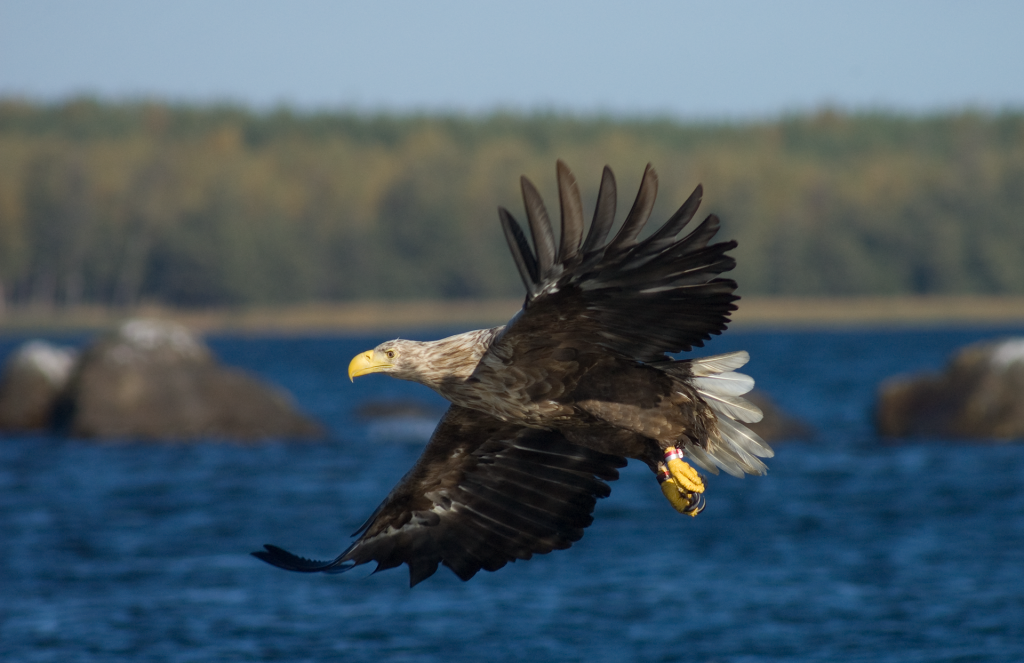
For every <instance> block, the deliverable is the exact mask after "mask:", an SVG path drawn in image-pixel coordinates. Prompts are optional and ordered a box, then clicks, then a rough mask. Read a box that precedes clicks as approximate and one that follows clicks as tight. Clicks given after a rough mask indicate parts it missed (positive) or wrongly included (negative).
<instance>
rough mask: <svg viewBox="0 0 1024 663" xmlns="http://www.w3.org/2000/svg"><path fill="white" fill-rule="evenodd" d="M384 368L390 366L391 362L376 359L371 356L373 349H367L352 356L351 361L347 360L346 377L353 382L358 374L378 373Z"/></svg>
mask: <svg viewBox="0 0 1024 663" xmlns="http://www.w3.org/2000/svg"><path fill="white" fill-rule="evenodd" d="M385 368H391V364H389V363H387V362H382V361H377V360H376V359H374V358H373V350H367V351H366V352H363V353H360V354H357V355H356V356H355V357H353V358H352V361H351V362H349V365H348V379H349V380H351V381H352V382H355V381H356V378H357V377H359V376H360V375H366V374H367V373H379V372H380V371H383V370H384V369H385Z"/></svg>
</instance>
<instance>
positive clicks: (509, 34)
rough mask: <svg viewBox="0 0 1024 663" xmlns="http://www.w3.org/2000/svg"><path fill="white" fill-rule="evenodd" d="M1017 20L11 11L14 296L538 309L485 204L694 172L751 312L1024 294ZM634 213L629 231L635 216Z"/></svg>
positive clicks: (128, 7)
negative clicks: (793, 300)
mask: <svg viewBox="0 0 1024 663" xmlns="http://www.w3.org/2000/svg"><path fill="white" fill-rule="evenodd" d="M1022 18H1024V10H1022V9H1021V8H1020V7H1019V6H1018V5H1017V4H1015V3H1009V2H1003V3H997V2H989V3H985V2H983V3H981V4H978V5H971V6H970V7H968V6H967V5H963V4H959V3H932V2H905V3H896V4H893V3H884V2H867V3H859V4H857V5H856V6H853V5H851V6H842V5H833V4H821V3H814V2H780V3H772V4H770V5H767V4H762V3H756V2H726V3H720V4H716V5H714V6H713V7H708V6H702V5H696V4H693V3H672V2H662V3H659V2H654V3H641V4H639V5H635V6H632V5H631V6H629V7H628V8H627V7H626V6H625V5H621V4H618V3H604V2H599V3H574V2H568V3H558V4H555V5H551V4H550V3H541V2H536V3H530V2H526V3H517V4H516V5H514V6H513V5H509V6H501V7H499V6H494V7H471V6H468V5H466V4H464V3H449V2H442V3H431V4H421V3H408V2H398V3H393V4H388V5H386V6H383V7H379V6H373V5H364V4H358V3H331V2H299V3H295V4H289V5H287V6H284V5H279V4H277V3H260V2H245V3H242V2H218V3H203V2H194V3H190V2H184V3H174V4H172V5H160V4H156V3H135V2H128V1H125V2H114V1H103V2H97V3H89V4H81V3H74V2H48V3H27V2H26V3H22V2H6V3H4V4H3V5H2V6H0V283H2V286H3V287H2V291H3V300H4V301H5V302H6V304H7V305H8V307H29V306H35V307H44V308H45V307H76V306H81V305H99V306H116V307H133V306H137V305H139V304H141V303H150V304H162V305H167V306H173V307H185V308H195V307H211V306H231V307H250V306H253V305H280V304H295V303H299V302H345V301H352V300H367V299H371V300H372V299H381V298H384V299H392V300H393V299H404V300H408V299H465V298H472V299H491V298H517V297H518V296H519V294H520V289H521V284H520V283H519V281H518V277H517V276H516V274H515V271H514V270H513V269H512V261H511V260H510V258H509V256H508V252H507V249H506V247H505V245H504V239H503V237H502V234H501V233H500V232H498V230H497V228H498V223H497V214H496V207H497V206H498V205H499V204H500V205H504V206H506V207H509V208H510V209H512V210H513V211H516V210H520V209H521V204H520V203H519V200H518V177H519V176H520V175H521V174H526V175H527V176H528V177H530V178H531V179H532V180H533V181H534V182H535V183H536V184H537V185H538V186H539V187H540V189H541V192H542V193H543V194H544V195H545V198H546V199H547V200H548V201H549V204H552V205H553V204H554V203H555V202H556V198H555V193H554V161H555V159H556V158H562V159H564V160H566V161H567V162H568V163H569V165H570V166H571V167H573V168H574V169H575V172H576V175H577V177H578V178H579V181H580V185H581V188H582V191H583V194H584V197H585V199H586V204H587V205H588V206H589V205H591V204H592V202H593V200H594V196H595V194H596V189H597V185H598V183H599V180H600V173H601V168H602V167H603V166H604V165H605V164H609V165H610V166H611V167H612V168H613V169H614V170H615V172H616V174H617V176H618V181H619V187H620V196H619V206H620V208H621V209H622V210H625V209H628V205H629V204H631V201H632V197H633V195H634V192H635V191H636V187H637V185H638V183H639V179H640V176H641V174H642V172H643V168H644V165H645V164H646V163H647V162H651V163H652V164H654V166H655V167H656V168H657V169H658V171H659V173H660V175H661V193H660V196H659V206H658V208H657V209H656V211H655V218H656V219H657V218H665V217H666V216H667V215H668V214H670V213H671V211H672V210H674V209H675V206H677V205H678V204H680V203H681V202H682V201H683V200H684V199H685V198H686V196H687V195H688V194H689V192H690V191H691V190H692V189H693V187H694V186H695V185H696V184H697V183H698V182H700V183H703V184H704V187H705V191H706V195H705V201H706V202H705V204H704V209H705V210H708V211H714V212H716V213H717V214H719V215H720V216H721V217H722V218H723V219H724V221H725V227H724V231H723V235H724V236H727V237H734V238H736V239H738V240H739V242H740V248H739V249H738V250H737V252H736V256H737V258H738V261H739V266H738V268H737V269H736V271H735V276H736V278H737V280H738V281H739V283H740V284H741V289H740V293H741V294H743V295H790V296H808V295H816V296H850V295H923V294H927V295H953V294H990V295H1018V296H1019V295H1022V294H1024V260H1021V259H1020V257H1021V248H1022V247H1024V222H1022V209H1024V202H1022V192H1024V111H1022V109H1024V84H1022V83H1021V81H1020V76H1019V66H1018V64H1019V62H1021V61H1022V58H1024V45H1022V44H1021V40H1019V39H1017V35H1016V32H1015V31H1016V27H1017V26H1019V25H1020V24H1021V19H1022ZM620 214H624V211H621V212H620Z"/></svg>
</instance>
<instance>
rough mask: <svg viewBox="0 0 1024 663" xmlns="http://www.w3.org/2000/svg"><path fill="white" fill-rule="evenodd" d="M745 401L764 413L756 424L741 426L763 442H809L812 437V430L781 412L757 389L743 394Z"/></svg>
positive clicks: (766, 395)
mask: <svg viewBox="0 0 1024 663" xmlns="http://www.w3.org/2000/svg"><path fill="white" fill-rule="evenodd" d="M743 398H745V399H747V400H748V401H750V402H751V403H753V404H754V405H756V406H757V407H759V408H761V412H763V413H764V419H762V420H761V421H759V422H757V423H756V424H743V425H744V426H746V427H747V428H749V429H750V430H752V431H754V432H755V433H757V434H758V435H760V436H761V438H762V439H764V441H765V442H772V443H778V442H780V441H783V440H809V439H811V438H813V437H814V429H813V428H811V427H810V426H808V425H807V424H805V423H804V422H802V421H800V420H799V419H797V418H795V417H793V416H791V415H789V414H787V413H786V412H783V411H782V409H781V408H780V407H779V406H778V405H776V404H775V402H774V401H772V399H771V398H769V397H768V394H766V393H764V392H763V391H761V390H759V389H755V390H754V391H751V392H750V393H747V394H744V396H743Z"/></svg>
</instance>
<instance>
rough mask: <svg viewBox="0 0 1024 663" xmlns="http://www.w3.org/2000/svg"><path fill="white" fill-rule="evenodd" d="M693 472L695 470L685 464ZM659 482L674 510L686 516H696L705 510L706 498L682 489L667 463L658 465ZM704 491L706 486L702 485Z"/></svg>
mask: <svg viewBox="0 0 1024 663" xmlns="http://www.w3.org/2000/svg"><path fill="white" fill-rule="evenodd" d="M683 465H685V466H686V467H687V468H688V469H689V470H690V471H691V472H692V471H693V468H691V467H690V466H689V465H686V464H685V463H683ZM658 481H659V482H660V483H661V492H662V494H664V495H665V499H667V500H668V503H669V504H671V505H672V508H673V509H675V510H676V511H678V512H679V513H681V514H683V515H684V516H691V517H692V516H696V515H697V514H698V513H700V512H701V511H703V510H704V496H703V495H702V494H701V493H699V492H696V491H692V490H686V489H685V488H683V487H681V486H680V485H679V483H678V482H677V481H676V479H675V478H674V477H673V476H672V474H671V473H670V472H669V469H668V467H666V466H665V463H658ZM700 489H701V490H702V491H703V490H704V485H703V484H701V485H700Z"/></svg>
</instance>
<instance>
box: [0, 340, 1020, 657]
mask: <svg viewBox="0 0 1024 663" xmlns="http://www.w3.org/2000/svg"><path fill="white" fill-rule="evenodd" d="M1008 331H1012V330H945V331H901V332H851V333H820V332H801V333H794V332H786V333H769V332H759V333H736V332H729V333H728V334H727V335H726V336H724V337H722V338H720V339H717V340H716V341H715V342H714V343H713V344H712V346H711V347H710V348H709V349H710V350H713V351H715V352H724V351H728V350H732V349H738V348H746V349H748V350H750V352H751V355H752V356H753V358H754V359H753V361H752V362H751V364H750V365H749V369H750V373H751V374H752V375H754V376H755V377H756V378H757V379H758V383H759V386H761V387H763V388H765V389H766V390H767V391H768V392H769V393H770V394H772V395H773V396H774V398H775V399H776V400H777V401H778V402H779V403H780V404H781V405H782V406H783V407H784V408H786V409H788V410H789V411H790V412H791V413H793V414H795V415H797V416H799V417H801V418H803V419H805V420H806V421H808V422H809V423H810V424H812V425H813V426H814V427H815V428H816V430H817V431H818V437H817V439H816V440H814V441H813V442H806V443H789V444H780V445H778V447H777V448H778V455H777V456H776V457H775V458H774V459H773V460H772V461H771V462H770V466H771V472H770V474H769V475H768V476H767V477H763V478H747V479H745V480H738V479H734V478H732V477H728V476H719V477H712V478H711V479H710V480H709V481H708V484H709V487H708V507H707V509H706V510H705V511H704V513H703V514H701V515H700V516H699V517H698V518H696V519H690V518H685V517H682V516H680V515H678V514H676V513H675V512H674V511H672V510H671V509H670V508H669V506H668V505H667V503H665V501H664V499H663V498H662V497H661V493H660V491H659V490H658V487H657V484H656V483H655V481H654V480H653V478H652V477H651V476H650V474H649V472H648V471H647V470H646V468H643V467H640V466H638V465H637V464H636V463H634V464H631V466H630V467H629V468H627V469H626V470H625V471H624V472H623V476H622V478H621V479H620V480H619V481H618V482H616V483H615V484H613V486H612V487H613V490H612V495H611V497H610V498H608V499H606V500H602V501H601V502H600V503H599V504H598V507H597V511H596V514H595V515H596V520H595V523H594V525H593V526H592V527H591V528H590V529H588V530H587V534H586V536H585V537H584V538H583V540H582V541H580V542H579V543H577V544H576V545H574V546H573V547H572V548H571V549H569V550H566V551H560V552H556V553H553V554H551V555H544V556H539V557H535V558H534V559H533V560H530V561H528V562H518V563H516V564H513V565H509V566H507V567H506V568H504V569H502V570H500V571H498V572H497V573H493V574H492V573H481V574H479V575H477V577H476V578H474V579H473V580H471V581H470V582H468V583H462V582H460V581H459V580H458V579H457V578H455V576H454V575H453V574H451V573H450V572H449V571H448V570H447V569H444V568H443V567H442V568H441V569H439V570H438V573H437V574H436V575H435V576H434V577H432V578H430V579H429V580H427V581H426V582H424V583H422V584H421V585H419V586H417V587H416V588H415V589H413V590H410V589H409V588H408V575H407V573H406V570H405V567H402V568H401V569H396V570H392V571H387V572H384V573H380V574H377V575H369V573H368V571H365V570H363V569H357V570H355V571H352V572H350V573H348V574H344V575H341V576H323V575H312V576H309V575H300V574H295V573H288V572H285V571H281V570H279V569H275V568H272V567H270V566H268V565H266V564H264V563H262V562H260V561H258V560H256V559H254V558H252V557H250V556H249V555H248V552H249V551H251V550H256V549H259V548H260V546H261V545H262V544H263V543H275V544H277V545H280V546H282V547H285V548H287V549H289V550H293V551H295V552H297V553H299V554H303V555H306V556H313V557H320V558H327V557H331V556H333V555H335V554H336V553H338V552H340V551H341V550H342V549H343V548H344V547H345V546H346V545H347V542H348V540H349V539H348V533H349V532H350V531H352V530H353V529H355V527H357V526H358V525H359V524H360V523H361V522H362V520H363V519H364V518H365V517H366V516H367V515H368V514H369V512H370V511H371V510H372V509H373V508H374V507H375V506H376V505H377V503H378V502H379V501H380V500H381V499H382V498H383V496H384V495H385V494H386V493H387V491H388V490H389V489H390V487H391V486H392V485H393V484H394V482H395V481H396V480H397V479H398V478H399V477H400V476H401V475H402V474H403V473H404V472H405V471H406V469H408V467H409V466H410V465H411V464H412V463H413V462H414V460H415V458H416V456H417V455H418V451H419V448H418V447H417V446H416V445H411V444H397V443H390V444H389V443H386V442H382V441H380V439H379V436H378V437H377V438H373V436H370V435H369V434H368V430H369V426H370V424H368V423H367V422H365V421H361V420H359V419H357V418H356V417H355V415H354V413H353V409H354V408H355V407H356V406H357V405H359V404H360V403H361V402H363V401H364V400H366V399H395V398H413V399H420V400H422V401H423V402H424V403H425V404H427V405H428V406H437V407H440V406H441V405H442V404H441V403H440V402H439V399H437V398H436V397H434V396H432V395H431V394H430V393H428V392H426V390H425V389H423V388H420V387H418V386H416V385H411V384H407V383H402V382H398V381H395V380H390V379H388V378H385V377H382V376H368V377H366V378H361V379H360V380H358V381H357V383H356V384H355V385H352V384H350V383H349V381H348V380H347V378H346V376H345V367H346V366H347V363H348V360H349V358H351V357H352V356H353V355H354V354H355V353H356V352H358V351H360V350H363V349H365V348H367V347H371V346H372V345H374V344H375V343H376V342H377V341H378V340H380V339H368V338H364V339H358V338H326V337H324V338H297V339H296V338H292V339H284V338H230V337H215V338H212V339H210V341H211V345H212V346H213V347H214V349H215V351H216V352H217V353H218V354H219V355H220V357H221V358H222V359H223V360H224V361H225V362H227V363H229V364H234V365H238V366H242V367H245V368H247V369H249V370H251V371H253V372H255V373H258V374H260V375H262V376H264V377H266V378H267V379H270V380H273V381H274V382H277V383H279V384H281V385H283V386H284V387H286V388H287V389H289V390H290V391H291V392H292V393H293V394H294V395H295V398H296V400H297V401H298V403H299V405H300V406H301V407H302V408H303V409H304V410H306V411H307V412H309V413H310V414H312V415H313V416H315V417H317V418H318V419H320V420H321V421H323V422H324V423H325V424H326V425H327V426H328V428H329V429H330V431H331V437H330V439H329V440H328V441H327V442H324V443H293V444H285V443H280V442H269V443H264V444H259V445H255V446H242V445H234V444H223V443H215V442H205V443H197V444H189V445H180V446H174V445H163V444H160V445H144V444H128V445H110V444H97V443H93V442H86V441H80V440H68V439H57V438H53V437H47V436H20V437H6V438H3V439H0V544H2V554H0V660H2V661H55V662H56V661H60V662H73V661H129V660H130V661H417V662H419V661H488V662H489V663H490V662H501V661H515V660H531V661H588V662H590V661H675V660H678V661H730V662H731V661H737V662H738V661H894V662H896V661H898V662H906V661H1024V445H1022V446H1013V445H996V444H955V443H951V442H943V441H941V440H921V441H917V442H914V443H913V444H907V445H893V444H889V443H886V442H884V441H880V440H878V439H876V438H875V436H874V434H873V432H872V428H871V421H870V412H871V406H872V401H873V398H874V390H875V387H876V385H877V383H878V381H879V380H880V379H882V378H884V377H886V376H888V375H891V374H893V373H898V372H903V371H916V370H922V369H928V368H938V367H940V366H941V365H942V363H943V362H944V360H945V358H946V356H947V355H948V354H949V353H950V352H951V351H953V350H954V349H955V348H957V347H959V346H960V345H963V344H965V343H968V342H972V341H975V340H979V339H982V338H991V337H996V336H1000V335H1005V334H1006V333H1008ZM1016 331H1017V332H1018V333H1020V332H1021V331H1024V330H1016ZM406 335H407V336H412V334H411V333H408V334H406ZM20 340H22V339H19V338H13V337H7V338H3V339H0V355H5V354H6V353H7V352H9V351H10V349H11V348H13V347H14V346H15V345H16V344H17V343H18V342H19V341H20ZM57 340H62V339H57ZM63 340H67V341H70V342H74V343H81V342H83V340H84V339H83V338H81V337H75V338H70V339H63ZM364 568H365V567H364Z"/></svg>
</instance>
